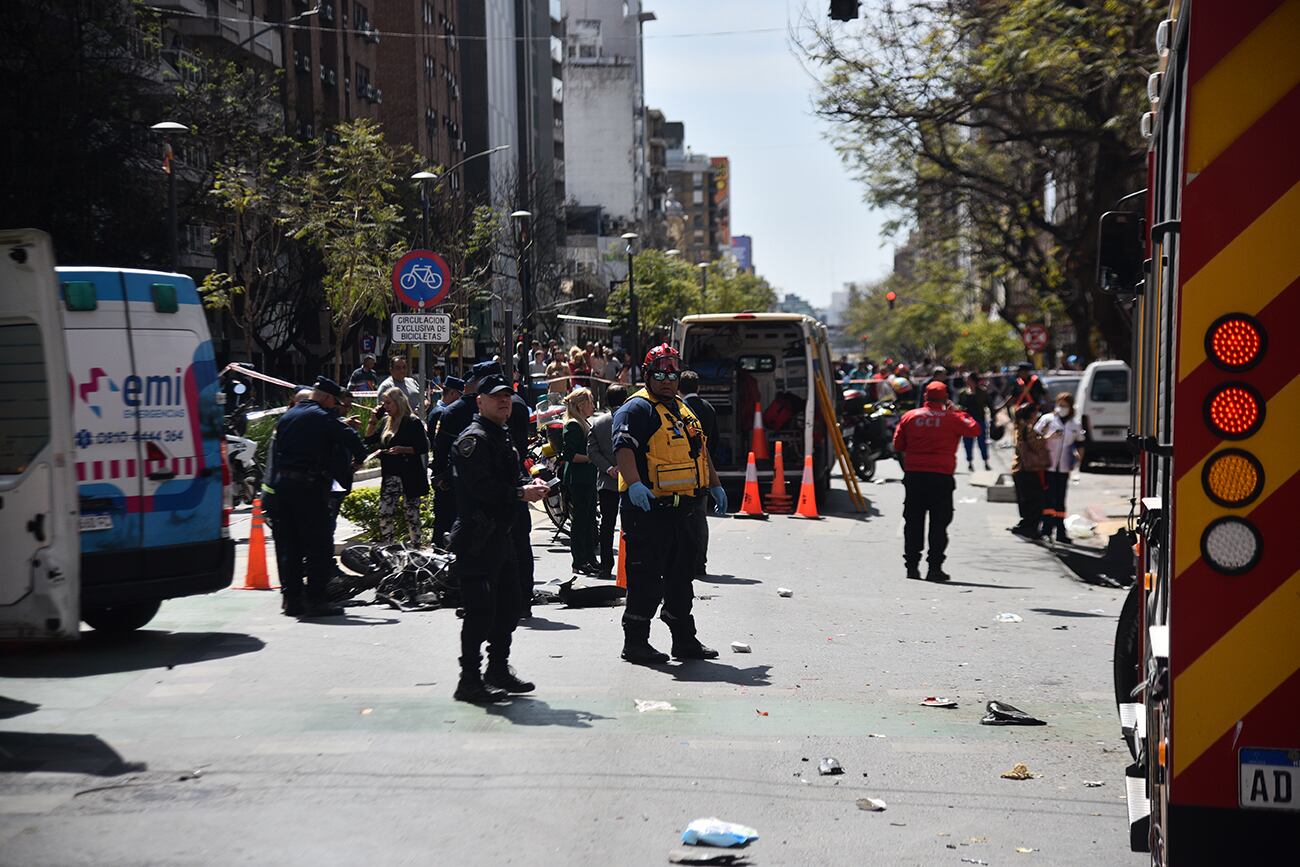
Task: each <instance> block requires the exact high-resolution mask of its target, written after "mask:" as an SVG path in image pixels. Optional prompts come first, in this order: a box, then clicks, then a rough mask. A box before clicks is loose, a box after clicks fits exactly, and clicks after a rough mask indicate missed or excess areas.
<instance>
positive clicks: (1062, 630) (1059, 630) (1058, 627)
mask: <svg viewBox="0 0 1300 867" xmlns="http://www.w3.org/2000/svg"><path fill="white" fill-rule="evenodd" d="M1052 628H1053V629H1055V630H1056V631H1057V632H1064V631H1065V630H1067V629H1069V628H1070V627H1068V626H1053V627H1052Z"/></svg>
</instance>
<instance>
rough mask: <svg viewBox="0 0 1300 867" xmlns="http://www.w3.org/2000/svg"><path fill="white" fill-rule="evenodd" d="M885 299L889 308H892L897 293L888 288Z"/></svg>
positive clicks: (896, 298)
mask: <svg viewBox="0 0 1300 867" xmlns="http://www.w3.org/2000/svg"><path fill="white" fill-rule="evenodd" d="M885 300H886V301H888V302H889V309H890V310H893V309H894V302H895V301H897V300H898V293H897V292H894V291H893V290H890V291H889V292H886V293H885Z"/></svg>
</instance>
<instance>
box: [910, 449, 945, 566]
mask: <svg viewBox="0 0 1300 867" xmlns="http://www.w3.org/2000/svg"><path fill="white" fill-rule="evenodd" d="M956 488H957V483H956V481H954V479H953V477H952V476H950V475H948V474H946V473H916V472H912V473H908V472H905V473H903V490H904V491H905V492H906V494H905V498H904V500H903V563H904V564H906V565H907V566H909V567H910V566H916V565H918V564H919V563H920V562H921V548H922V543H923V542H924V541H925V520H926V517H927V516H928V517H929V519H930V550H929V552H928V553H927V554H926V558H925V559H926V562H927V563H928V564H929V566H930V568H931V569H938V568H939V567H940V566H942V565H943V558H944V554H945V553H946V552H947V550H948V525H949V524H950V523H952V492H953V491H954V490H956Z"/></svg>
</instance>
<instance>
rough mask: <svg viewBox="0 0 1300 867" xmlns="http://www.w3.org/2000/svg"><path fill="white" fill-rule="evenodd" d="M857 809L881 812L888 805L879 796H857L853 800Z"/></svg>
mask: <svg viewBox="0 0 1300 867" xmlns="http://www.w3.org/2000/svg"><path fill="white" fill-rule="evenodd" d="M854 803H855V804H857V805H858V809H859V810H865V811H866V812H868V813H883V812H884V811H885V808H886V807H888V804H886V803H885V802H884V801H882V800H881V799H880V798H858V799H857V800H856V801H854Z"/></svg>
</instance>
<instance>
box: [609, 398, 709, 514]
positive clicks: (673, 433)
mask: <svg viewBox="0 0 1300 867" xmlns="http://www.w3.org/2000/svg"><path fill="white" fill-rule="evenodd" d="M636 397H643V398H645V399H646V400H648V401H650V405H651V406H652V407H654V410H655V412H657V413H658V414H659V428H658V429H657V430H656V431H655V432H654V433H653V434H651V436H650V441H649V442H648V443H646V446H645V448H646V455H645V462H646V469H647V470H648V473H649V476H650V477H649V478H648V479H642V480H641V481H642V482H643V483H645V484H646V486H648V487H649V488H650V492H651V493H652V494H654V495H655V496H656V497H671V496H674V495H680V496H694V495H695V492H696V491H698V490H699V489H700V488H703V487H706V486H707V484H708V480H709V468H708V464H707V463H705V461H707V460H708V457H707V454H708V453H707V451H706V449H705V439H704V429H703V428H702V427H700V420H699V419H698V418H696V417H695V413H693V412H691V411H690V409H689V408H688V407H687V406H686V404H685V403H684V402H683V401H682V399H681V398H680V397H679V398H677V399H676V405H675V406H674V407H671V408H670V407H668V406H666V405H665V404H662V403H660V402H659V401H657V400H655V399H654V398H653V397H651V396H650V393H649V392H648V391H647V390H646V389H644V388H643V389H641V390H640V391H638V392H636V393H635V394H633V395H632V396H631V397H629V398H628V400H631V399H632V398H636ZM692 442H694V445H692ZM692 452H694V454H692ZM618 489H619V491H626V490H627V481H626V480H625V479H624V478H623V477H622V476H619V478H618Z"/></svg>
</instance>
